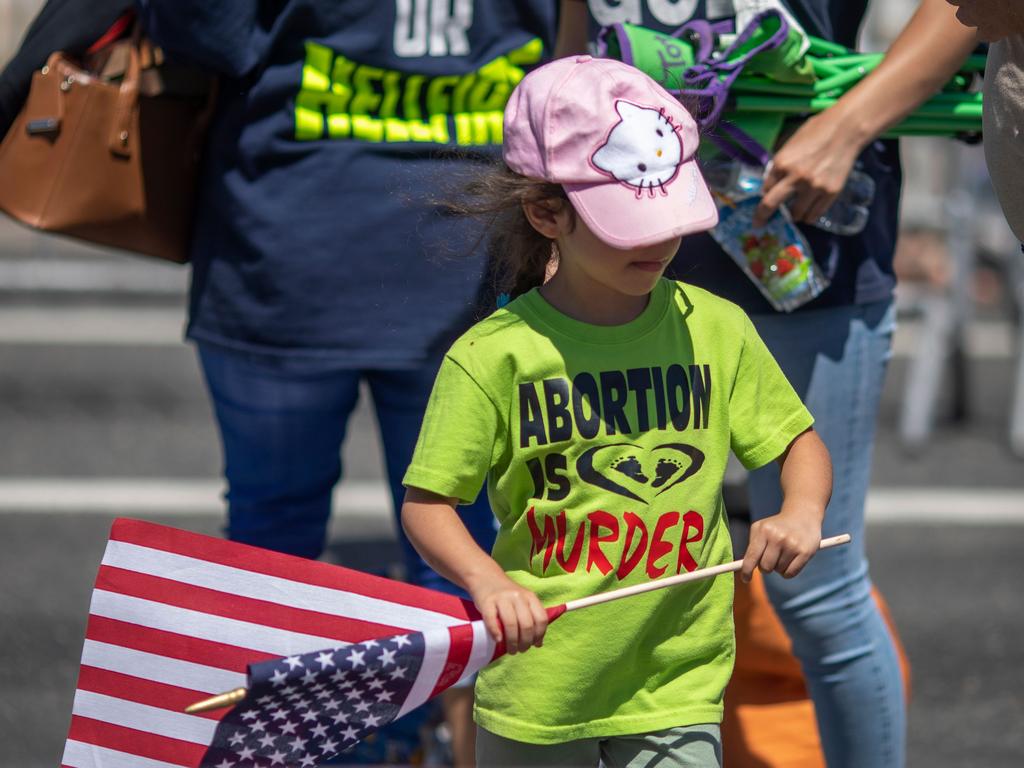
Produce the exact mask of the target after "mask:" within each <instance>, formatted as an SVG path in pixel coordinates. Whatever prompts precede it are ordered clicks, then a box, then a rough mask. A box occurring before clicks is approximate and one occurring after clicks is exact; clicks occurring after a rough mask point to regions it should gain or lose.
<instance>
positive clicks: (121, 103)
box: [107, 25, 142, 157]
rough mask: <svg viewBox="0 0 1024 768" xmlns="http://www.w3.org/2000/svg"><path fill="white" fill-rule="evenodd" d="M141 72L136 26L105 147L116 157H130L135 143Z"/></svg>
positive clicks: (139, 29) (139, 44) (140, 51)
mask: <svg viewBox="0 0 1024 768" xmlns="http://www.w3.org/2000/svg"><path fill="white" fill-rule="evenodd" d="M141 72H142V30H141V27H140V26H139V25H136V27H135V30H134V32H133V33H132V44H131V46H129V48H128V67H127V69H125V72H124V77H122V78H121V85H120V87H119V88H118V94H117V102H116V106H115V107H114V119H113V121H112V122H111V127H110V135H109V136H108V138H107V147H108V148H109V149H110V151H111V153H112V154H114V155H117V156H118V157H131V155H132V152H133V151H134V149H135V144H136V142H137V138H138V137H136V136H134V135H133V134H134V131H133V129H134V128H136V127H137V126H138V121H137V120H136V119H135V118H136V117H137V115H138V110H139V78H140V76H141Z"/></svg>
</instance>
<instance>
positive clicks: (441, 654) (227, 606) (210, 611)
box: [61, 519, 500, 768]
mask: <svg viewBox="0 0 1024 768" xmlns="http://www.w3.org/2000/svg"><path fill="white" fill-rule="evenodd" d="M477 618H478V615H477V613H476V611H475V609H474V608H473V606H472V604H471V603H469V602H467V601H464V600H461V599H459V598H457V597H453V596H450V595H444V594H441V593H438V592H434V591H431V590H427V589H422V588H419V587H414V586H411V585H407V584H401V583H398V582H395V581H390V580H388V579H384V578H380V577H376V576H370V575H368V574H364V573H360V572H358V571H352V570H348V569H345V568H340V567H337V566H333V565H328V564H326V563H319V562H315V561H309V560H303V559H301V558H296V557H291V556H289V555H282V554H279V553H276V552H269V551H266V550H262V549H257V548H254V547H249V546H246V545H243V544H236V543H234V542H228V541H223V540H220V539H215V538H211V537H208V536H201V535H198V534H194V533H188V532H185V531H180V530H176V529H174V528H168V527H165V526H160V525H155V524H153V523H146V522H141V521H137V520H126V519H122V520H117V521H116V522H115V523H114V525H113V527H112V529H111V533H110V540H109V542H108V543H107V548H106V552H105V553H104V556H103V562H102V564H101V566H100V569H99V573H98V575H97V577H96V585H95V589H94V591H93V595H92V603H91V606H90V609H89V622H88V626H87V628H86V634H85V643H84V646H83V649H82V665H81V669H80V672H79V678H78V688H77V690H76V692H75V700H74V705H73V709H72V716H71V726H70V729H69V732H68V738H67V742H66V745H65V748H64V757H63V760H62V761H61V765H62V766H66V768H128V766H131V768H180V767H181V766H189V767H190V768H196V767H197V766H199V765H200V764H201V763H202V760H203V755H204V753H205V752H206V750H207V748H208V747H210V746H211V745H212V744H213V743H214V738H215V734H217V733H218V730H217V725H218V720H219V719H221V718H223V717H225V715H226V714H227V712H226V711H225V710H220V711H218V712H212V713H206V714H199V715H188V714H185V713H184V709H185V707H186V706H188V705H189V704H192V703H194V702H196V701H198V700H201V699H205V698H208V697H209V696H211V695H214V694H217V693H221V692H223V691H228V690H231V689H234V688H238V687H241V686H244V685H246V684H247V682H248V680H247V675H246V670H247V668H248V666H249V665H250V664H253V665H254V667H253V671H254V684H257V683H256V680H257V679H258V678H259V675H260V673H261V672H262V671H263V670H267V671H269V672H270V679H271V683H270V685H271V688H272V689H273V690H274V691H275V695H281V696H288V695H292V696H294V695H295V691H289V692H288V693H285V690H284V689H285V688H286V687H289V686H292V685H295V684H296V683H295V682H294V681H296V680H298V681H299V683H302V680H303V676H305V675H306V674H307V673H309V672H310V671H314V672H329V673H330V674H331V676H333V675H334V674H335V673H337V672H339V671H341V673H342V675H343V676H344V677H345V680H344V681H333V680H332V686H337V687H332V688H331V689H330V690H331V695H330V696H328V695H325V693H326V691H327V690H328V689H327V688H319V689H317V688H316V686H317V685H323V682H322V679H321V678H322V677H323V675H317V676H315V679H312V678H311V679H310V683H309V685H308V686H306V687H304V689H303V690H304V691H305V692H304V693H302V695H301V697H299V698H293V699H290V700H289V704H290V706H289V707H288V712H289V713H290V715H288V717H287V718H281V717H277V716H276V715H274V714H272V715H271V716H270V718H271V719H270V723H272V724H273V727H274V728H276V729H278V730H279V731H281V732H284V731H285V730H286V728H285V725H286V723H292V722H295V721H296V720H297V719H302V718H303V717H304V716H305V717H306V718H307V719H305V721H304V726H303V728H304V731H303V732H304V733H309V734H310V738H311V741H310V747H311V749H306V750H305V752H304V753H303V752H302V750H300V749H298V748H297V747H298V745H297V744H296V743H295V742H294V738H295V737H292V738H293V742H292V744H290V745H285V744H284V743H282V742H278V743H277V747H275V748H269V749H268V752H267V754H268V755H271V756H272V755H273V754H274V752H275V749H276V748H278V747H279V748H280V749H282V750H284V749H286V747H287V751H286V757H285V758H278V759H279V760H281V761H282V762H275V758H273V757H267V758H265V759H262V758H261V760H260V761H259V762H254V761H250V762H249V763H243V762H242V761H241V760H240V759H239V760H236V763H238V768H241V765H258V766H261V768H262V766H270V765H302V764H303V762H302V761H303V760H305V761H306V764H309V759H312V758H313V757H314V756H316V755H322V754H323V753H324V752H325V750H324V749H323V747H325V746H327V747H332V748H333V747H334V746H335V745H332V744H329V743H328V744H326V745H325V743H324V740H323V738H322V737H320V736H319V735H318V734H319V731H317V732H316V734H314V731H315V730H316V728H317V726H321V725H324V726H326V724H327V722H326V721H327V718H326V717H320V718H319V720H318V721H317V722H316V723H314V722H313V720H312V719H309V718H310V717H311V713H312V712H317V714H318V717H319V716H320V715H321V714H323V713H327V712H329V713H330V714H331V718H330V725H331V726H332V727H333V726H335V725H339V726H341V727H340V730H339V732H340V733H342V734H344V733H346V728H351V729H355V730H356V731H357V733H362V732H364V729H367V728H369V727H371V726H372V724H373V722H374V720H373V718H380V719H381V722H383V719H384V718H385V717H387V716H389V715H390V714H392V711H393V714H394V715H395V716H398V715H400V714H404V713H405V712H407V711H409V710H410V709H412V708H413V707H415V706H417V705H418V704H419V703H422V702H423V701H426V699H427V698H429V697H430V696H431V695H433V694H434V693H436V692H439V691H440V690H442V689H443V688H444V687H446V686H448V685H451V684H452V683H454V682H455V681H457V680H458V679H459V678H461V677H463V676H464V675H466V674H468V672H467V670H473V669H479V668H480V667H481V666H483V665H484V664H486V663H487V662H488V661H489V660H490V659H491V658H493V657H494V655H495V653H496V649H495V646H494V643H493V641H492V640H491V639H490V638H489V637H488V635H487V633H486V632H485V631H484V630H483V627H482V625H481V624H480V622H479V621H473V620H474V619H477ZM468 622H472V623H468ZM416 633H423V634H422V635H418V636H417V634H416ZM402 635H408V636H409V637H408V638H406V640H408V641H410V642H417V643H421V644H422V648H421V650H420V652H419V653H418V656H417V658H419V659H420V661H419V662H418V666H417V665H416V664H414V663H413V662H411V661H407V660H406V659H408V658H410V657H409V654H408V653H407V652H406V653H403V654H402V658H403V661H401V662H399V660H398V658H399V653H398V652H399V651H408V648H407V647H406V646H404V644H403V642H402V640H400V639H399V638H400V637H401V636H402ZM414 637H415V638H416V639H415V641H413V638H414ZM381 638H387V639H386V640H385V641H383V642H382V641H381ZM366 641H376V643H373V642H370V643H367V642H366ZM398 646H402V647H401V648H399V647H398ZM417 647H419V646H417ZM323 649H331V650H330V651H326V652H325V651H323ZM499 650H500V649H499ZM314 651H315V652H316V653H313V654H312V657H310V656H309V655H306V654H310V653H311V652H314ZM391 652H394V660H392V658H391ZM359 654H363V655H362V657H360V656H359ZM360 658H361V659H362V664H360V663H359V662H358V661H357V659H360ZM282 659H283V661H282ZM289 659H290V660H291V661H289ZM318 659H322V660H318ZM261 662H266V664H261ZM296 662H297V663H298V665H301V668H300V666H298V665H297V664H296ZM332 664H333V665H334V666H333V667H332V666H331V665H332ZM400 665H401V668H402V670H403V671H402V672H401V673H400V675H399V674H398V673H397V672H396V670H398V669H399V666H400ZM289 667H292V668H291V669H288V676H287V677H286V682H285V683H284V684H283V685H279V686H277V685H274V683H273V674H274V672H276V671H278V670H280V669H282V668H289ZM346 669H348V671H345V670H346ZM368 669H374V670H376V672H375V673H374V675H373V676H372V677H371V676H369V675H367V676H366V677H365V679H364V675H365V674H366V671H367V670H368ZM385 670H386V674H385ZM392 678H394V679H392ZM400 679H401V680H402V682H403V685H407V686H408V690H407V691H405V688H404V687H401V688H400V687H399V686H398V685H397V683H398V682H399V680H400ZM374 681H376V682H374ZM382 683H383V684H382ZM296 690H298V689H296ZM403 691H404V693H403ZM356 692H358V700H357V695H356ZM343 694H347V696H343ZM382 694H383V695H382ZM386 694H391V696H392V699H393V700H392V701H387V700H386V699H387V698H388V697H387V695H386ZM265 695H267V694H259V696H256V697H253V696H249V697H247V698H246V700H245V701H244V702H243V703H242V704H241V705H239V707H238V708H237V709H236V710H234V711H232V715H231V717H232V718H233V720H232V721H230V722H234V721H235V719H237V720H242V722H245V721H244V718H245V717H246V714H245V713H246V712H247V711H248V710H249V709H250V708H251V705H253V704H256V705H257V706H264V705H265V704H266V703H267V702H264V704H260V702H259V700H258V699H259V698H260V697H262V696H265ZM339 697H340V698H339ZM300 702H301V703H300ZM312 702H316V703H315V704H314V705H313V706H302V704H305V703H312ZM331 702H337V707H335V705H334V704H333V703H331ZM365 704H369V707H368V708H367V707H365ZM328 707H330V709H328ZM321 710H323V712H321ZM272 711H274V710H272ZM339 713H343V714H344V717H346V718H348V722H347V723H342V722H340V715H339ZM336 718H337V719H338V720H339V722H337V723H336V722H335V719H336ZM270 723H268V725H267V729H268V730H267V732H268V733H269V732H270ZM228 725H229V724H228V723H226V724H225V729H227V728H228ZM222 732H223V733H226V732H227V730H224V731H222ZM347 733H351V730H349V731H347ZM296 734H298V728H296ZM233 735H234V734H233V733H229V734H228V736H227V741H228V746H231V744H230V737H231V736H233ZM261 735H263V734H257V736H261ZM325 736H326V739H327V740H329V739H330V738H331V736H330V735H327V733H326V732H325ZM300 738H302V737H300ZM316 739H320V741H319V742H317V743H318V744H319V747H320V749H319V751H316V746H315V745H314V743H313V742H314V741H315V740H316ZM338 747H339V748H340V744H339V745H338ZM300 755H302V757H299V756H300ZM225 757H226V755H225V756H224V757H222V758H221V761H222V762H223V759H224V758H225ZM285 759H287V760H288V761H291V762H283V761H284V760H285ZM214 764H215V763H214ZM229 764H231V763H230V760H229Z"/></svg>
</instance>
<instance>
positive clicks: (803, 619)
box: [750, 302, 906, 768]
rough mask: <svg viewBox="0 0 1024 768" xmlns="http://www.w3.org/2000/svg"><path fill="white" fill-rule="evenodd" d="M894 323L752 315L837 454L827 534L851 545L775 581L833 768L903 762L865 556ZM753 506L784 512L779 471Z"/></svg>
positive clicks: (885, 312) (829, 315)
mask: <svg viewBox="0 0 1024 768" xmlns="http://www.w3.org/2000/svg"><path fill="white" fill-rule="evenodd" d="M894 318H895V312H894V309H893V307H892V305H891V303H890V302H879V303H876V304H869V305H865V306H860V307H842V308H837V309H826V310H818V311H814V312H808V313H805V314H801V315H797V316H794V317H784V316H756V317H754V318H753V320H754V323H755V325H756V326H757V328H758V331H759V332H760V333H761V335H762V337H763V338H764V340H765V343H766V344H767V345H768V347H769V349H771V350H772V352H773V354H774V355H775V357H776V359H777V360H778V361H779V364H780V365H781V367H782V369H783V370H784V371H785V372H786V374H787V376H788V377H789V379H790V381H791V382H792V384H793V386H794V387H795V388H796V390H797V392H798V393H799V394H800V395H801V397H802V398H803V399H804V402H805V403H806V405H807V407H808V408H809V409H810V411H811V413H812V414H813V415H814V417H815V429H816V430H817V431H818V433H819V435H820V436H821V438H822V440H823V441H824V442H825V445H826V446H828V449H829V452H830V453H831V455H832V462H833V466H834V472H835V481H834V490H833V494H832V500H831V502H830V503H829V506H828V510H827V512H826V515H825V523H824V526H823V532H822V533H823V536H834V535H837V534H839V533H844V532H849V533H850V534H852V536H853V542H852V543H851V544H849V545H847V546H843V547H837V548H835V549H833V550H829V551H826V552H821V553H819V554H817V555H816V556H815V557H814V558H813V559H812V560H811V562H810V563H809V564H808V566H807V567H806V568H805V569H804V571H803V572H802V573H801V574H800V575H799V576H797V577H796V578H794V579H788V580H787V579H783V578H782V577H781V576H779V575H778V574H771V575H770V576H769V577H768V578H767V579H766V580H765V585H766V587H767V591H768V595H769V598H770V599H771V602H772V605H773V606H774V608H775V610H776V612H777V613H778V615H779V618H780V619H781V620H782V622H783V624H784V625H785V627H786V630H787V632H788V633H789V636H790V638H791V639H792V641H793V652H794V654H795V655H796V656H797V658H798V659H799V660H800V662H801V664H802V666H803V670H804V676H805V677H806V679H807V686H808V689H809V691H810V694H811V698H812V699H813V701H814V707H815V712H816V715H817V718H818V728H819V730H820V732H821V741H822V746H823V748H824V750H825V756H826V760H827V762H828V765H829V766H830V768H895V767H898V766H902V765H903V761H904V744H905V727H906V725H905V724H906V713H905V707H904V696H903V686H902V678H901V676H900V668H899V661H898V657H897V654H896V649H895V646H894V644H893V640H892V636H891V634H890V633H889V631H888V628H887V627H886V624H885V621H884V620H883V618H882V616H881V614H880V613H879V611H878V609H877V607H876V605H875V602H874V600H873V599H872V598H871V583H870V580H869V576H868V564H867V560H866V558H865V554H864V503H865V498H866V496H867V490H868V483H869V479H870V469H871V452H872V444H873V442H874V435H875V421H876V417H877V414H878V404H879V400H880V397H881V391H882V384H883V381H884V378H885V369H886V365H887V363H888V359H889V356H890V347H891V337H892V332H893V330H894V325H895V320H894ZM750 499H751V515H752V517H753V519H755V520H760V519H762V518H764V517H767V516H769V515H773V514H775V513H776V512H778V510H779V505H780V504H781V499H782V496H781V491H780V489H779V472H778V467H777V465H775V464H774V463H773V464H771V465H769V466H768V467H765V468H762V469H759V470H757V471H756V472H753V473H751V476H750Z"/></svg>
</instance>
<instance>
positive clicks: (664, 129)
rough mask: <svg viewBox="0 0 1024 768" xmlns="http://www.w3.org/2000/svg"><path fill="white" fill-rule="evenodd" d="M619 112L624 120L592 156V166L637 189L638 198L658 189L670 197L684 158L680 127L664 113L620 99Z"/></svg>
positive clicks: (616, 103) (613, 129)
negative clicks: (671, 182)
mask: <svg viewBox="0 0 1024 768" xmlns="http://www.w3.org/2000/svg"><path fill="white" fill-rule="evenodd" d="M615 111H616V112H618V113H619V117H620V118H621V119H620V120H619V122H618V123H616V124H615V127H614V128H612V130H611V133H609V134H608V140H607V141H605V143H604V144H602V145H601V146H600V147H599V148H598V150H597V151H596V152H595V153H594V154H593V155H592V156H591V158H590V161H591V163H593V165H594V167H595V168H597V169H598V170H600V171H602V172H603V173H607V174H608V175H609V176H611V177H612V178H614V179H615V180H616V181H619V182H621V183H623V184H626V185H628V186H630V187H633V188H634V189H636V196H637V197H640V196H641V195H642V194H643V191H644V190H645V189H646V190H647V191H648V194H649V195H650V196H651V197H654V190H655V188H657V189H659V190H660V191H661V193H662V194H663V195H667V194H668V192H667V191H666V190H665V185H666V184H668V183H669V182H670V181H672V180H673V179H674V178H675V177H676V174H677V173H678V172H679V166H680V164H681V163H682V157H683V142H682V139H680V138H679V134H678V133H677V131H678V128H677V127H676V126H675V125H673V123H672V120H671V119H670V118H668V117H667V116H666V115H665V113H664V110H658V109H653V108H651V107H640V106H637V105H636V104H631V103H630V102H628V101H624V100H622V99H619V100H618V101H616V102H615Z"/></svg>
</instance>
